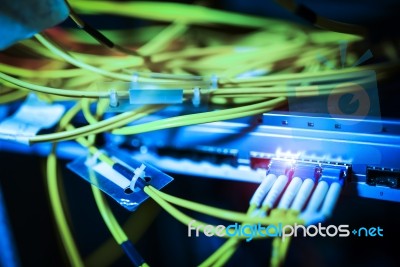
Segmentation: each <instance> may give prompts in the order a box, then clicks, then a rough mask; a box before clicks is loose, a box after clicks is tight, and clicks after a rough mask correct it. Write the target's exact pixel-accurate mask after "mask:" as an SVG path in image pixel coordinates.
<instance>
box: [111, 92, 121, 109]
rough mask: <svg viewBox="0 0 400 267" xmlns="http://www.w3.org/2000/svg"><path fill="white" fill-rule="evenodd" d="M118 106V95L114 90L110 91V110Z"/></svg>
mask: <svg viewBox="0 0 400 267" xmlns="http://www.w3.org/2000/svg"><path fill="white" fill-rule="evenodd" d="M118 106H119V101H118V94H117V91H115V89H111V90H110V107H111V108H116V107H118Z"/></svg>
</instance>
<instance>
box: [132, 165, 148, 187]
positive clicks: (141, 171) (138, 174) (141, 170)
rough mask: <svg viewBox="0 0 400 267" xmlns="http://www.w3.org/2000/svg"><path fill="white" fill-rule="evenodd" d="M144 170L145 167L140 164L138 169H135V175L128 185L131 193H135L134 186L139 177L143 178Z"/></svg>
mask: <svg viewBox="0 0 400 267" xmlns="http://www.w3.org/2000/svg"><path fill="white" fill-rule="evenodd" d="M144 169H146V165H144V164H143V163H142V165H140V167H139V168H136V169H135V170H134V171H133V172H134V173H135V175H134V176H133V177H132V180H131V183H130V185H129V188H130V189H131V190H132V191H135V184H136V181H137V179H139V177H143V176H144Z"/></svg>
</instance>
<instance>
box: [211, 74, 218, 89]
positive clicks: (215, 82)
mask: <svg viewBox="0 0 400 267" xmlns="http://www.w3.org/2000/svg"><path fill="white" fill-rule="evenodd" d="M217 89H218V76H217V75H215V74H213V75H212V76H211V90H213V91H214V90H217Z"/></svg>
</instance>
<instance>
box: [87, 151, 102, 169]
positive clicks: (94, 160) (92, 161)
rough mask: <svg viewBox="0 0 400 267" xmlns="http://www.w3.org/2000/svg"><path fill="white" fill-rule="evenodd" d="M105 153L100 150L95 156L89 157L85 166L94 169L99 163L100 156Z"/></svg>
mask: <svg viewBox="0 0 400 267" xmlns="http://www.w3.org/2000/svg"><path fill="white" fill-rule="evenodd" d="M103 153H104V150H102V149H99V150H97V151H96V153H94V154H93V156H91V157H89V158H88V159H87V160H86V161H85V165H86V166H88V167H93V165H95V164H96V163H97V160H98V159H99V156H100V155H101V154H103Z"/></svg>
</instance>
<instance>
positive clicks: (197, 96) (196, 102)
mask: <svg viewBox="0 0 400 267" xmlns="http://www.w3.org/2000/svg"><path fill="white" fill-rule="evenodd" d="M200 103H201V96H200V88H199V87H195V88H194V89H193V98H192V104H193V106H195V107H198V106H199V105H200Z"/></svg>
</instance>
